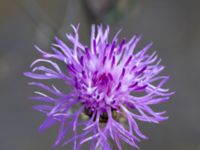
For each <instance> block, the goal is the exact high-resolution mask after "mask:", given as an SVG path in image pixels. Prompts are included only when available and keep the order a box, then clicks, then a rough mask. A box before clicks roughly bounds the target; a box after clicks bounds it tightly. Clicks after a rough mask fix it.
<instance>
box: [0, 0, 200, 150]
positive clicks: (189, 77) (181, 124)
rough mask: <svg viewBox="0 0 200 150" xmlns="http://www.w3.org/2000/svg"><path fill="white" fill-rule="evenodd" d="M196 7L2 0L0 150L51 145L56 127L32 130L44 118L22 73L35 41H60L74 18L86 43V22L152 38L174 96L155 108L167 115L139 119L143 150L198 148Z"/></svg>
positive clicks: (123, 0)
mask: <svg viewBox="0 0 200 150" xmlns="http://www.w3.org/2000/svg"><path fill="white" fill-rule="evenodd" d="M199 6H200V1H198V0H190V1H187V0H0V97H1V103H0V150H49V149H51V145H52V143H53V142H54V140H55V138H56V132H57V130H56V129H57V128H56V127H55V128H52V129H50V130H49V131H47V132H45V133H44V134H39V133H38V132H37V128H38V126H39V125H40V123H41V122H42V120H43V119H44V118H45V116H43V114H41V113H38V112H36V111H35V110H33V109H32V105H33V103H32V102H31V101H29V100H28V97H29V96H31V95H32V90H33V88H32V87H29V86H28V85H27V82H28V81H30V80H29V79H27V78H25V77H24V76H23V75H22V72H24V71H27V70H28V69H29V68H28V67H29V64H30V63H31V62H32V61H33V60H34V59H36V58H37V57H39V55H38V53H37V52H36V51H35V50H34V48H33V45H34V44H37V45H39V46H40V47H41V48H43V49H48V48H49V46H50V43H51V42H53V37H54V35H57V36H58V37H60V38H62V39H64V38H65V33H66V32H71V31H72V29H71V28H70V24H75V25H76V24H78V23H80V25H81V27H80V35H81V41H82V42H83V43H86V44H87V43H88V41H89V34H90V27H91V24H99V23H102V24H103V25H106V24H109V25H110V26H111V29H112V30H111V35H114V33H115V32H117V31H118V29H120V28H122V29H123V32H122V35H121V37H123V36H126V37H128V38H130V37H131V36H132V35H133V34H138V35H140V34H142V35H143V39H142V41H141V43H140V46H144V45H145V44H147V43H148V42H151V41H153V42H154V46H153V48H152V49H151V51H153V50H157V52H158V54H159V56H160V57H161V58H162V64H163V65H165V66H166V69H165V71H164V74H167V75H170V76H171V80H170V81H169V83H168V84H167V86H169V87H170V88H171V89H172V90H175V91H176V94H175V95H174V96H172V99H171V101H169V102H167V103H165V104H161V105H160V106H158V107H159V109H164V110H167V111H168V115H169V116H170V119H169V120H168V121H166V122H163V123H161V124H159V125H153V124H148V123H146V124H144V123H140V128H141V130H142V131H143V133H145V134H146V135H147V136H148V137H149V140H143V141H142V142H140V143H139V146H140V149H141V150H200V99H199V93H200V82H199V81H200V80H199V77H200V8H199ZM63 88H67V87H63ZM71 146H72V145H69V146H66V147H59V148H57V149H58V150H71V149H72V147H71ZM123 148H124V149H133V148H131V147H129V146H128V145H126V144H124V145H123ZM114 149H115V148H114Z"/></svg>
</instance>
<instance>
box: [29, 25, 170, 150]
mask: <svg viewBox="0 0 200 150" xmlns="http://www.w3.org/2000/svg"><path fill="white" fill-rule="evenodd" d="M72 28H73V30H74V33H73V34H66V37H67V39H68V40H69V41H70V42H71V43H72V46H71V47H70V46H68V45H67V44H65V43H64V42H62V41H61V40H60V39H58V38H57V37H56V38H55V41H56V44H52V48H51V50H52V52H51V53H47V52H45V51H43V50H41V49H40V48H39V47H37V46H35V47H36V49H37V51H39V52H40V54H41V55H42V58H41V59H37V60H35V61H34V62H33V63H32V64H31V68H33V69H32V71H31V72H26V73H25V76H28V77H30V78H33V79H38V80H41V81H42V80H48V81H50V80H51V79H56V80H61V81H62V82H64V83H65V84H66V85H67V86H68V85H69V86H70V87H71V91H70V92H67V93H64V92H61V91H60V90H58V88H56V87H55V85H49V82H48V83H47V84H44V83H41V82H31V83H30V85H35V86H37V87H40V88H41V89H43V90H46V91H47V92H49V94H50V95H51V96H50V95H49V94H44V93H41V92H35V93H36V94H37V95H36V96H34V97H33V99H34V100H39V101H42V102H44V104H43V105H38V106H34V108H35V109H36V110H38V111H41V112H43V113H44V114H45V115H46V116H47V119H46V120H45V121H44V123H43V124H42V125H41V126H40V128H39V129H40V131H43V130H45V129H47V128H49V127H51V126H52V125H54V124H56V123H58V124H59V125H60V127H59V132H58V137H57V140H56V142H55V144H54V145H55V146H56V145H58V144H60V143H61V142H63V143H64V145H65V144H68V143H70V142H73V144H74V150H76V149H80V148H81V146H82V144H84V143H86V142H90V149H91V150H95V149H98V148H102V149H103V150H111V149H112V148H111V146H110V144H109V141H110V140H113V141H114V142H115V143H116V145H117V147H118V149H119V150H122V146H121V142H122V141H124V142H126V143H128V144H130V145H131V146H133V147H138V146H137V142H138V141H140V138H142V139H146V138H147V137H146V136H145V135H144V134H143V133H141V131H140V129H139V127H138V125H137V121H143V122H151V123H159V122H160V121H163V120H166V119H167V117H166V116H163V115H164V114H165V111H163V112H155V111H153V110H152V108H151V105H155V104H158V103H161V102H164V101H166V100H168V99H169V97H170V96H171V95H172V94H173V92H169V89H165V88H163V85H164V83H166V81H167V80H168V79H169V77H168V76H158V74H159V73H160V72H161V71H162V70H163V69H164V66H162V65H160V60H158V61H157V59H158V58H157V55H156V52H154V53H152V54H150V55H149V54H147V53H146V52H147V50H148V49H149V48H150V47H151V46H152V43H150V44H148V45H147V46H146V47H144V48H143V49H142V50H140V51H138V52H134V51H135V47H136V45H137V43H138V42H139V41H140V39H141V37H136V36H133V37H132V38H131V39H130V40H128V41H127V40H126V39H125V38H123V39H122V40H120V41H119V39H118V34H119V33H120V32H118V33H117V34H116V35H115V36H114V38H113V39H112V40H111V41H109V26H107V28H106V29H105V30H103V28H102V25H99V26H97V27H95V26H94V25H93V26H92V29H91V37H90V39H91V40H90V46H85V45H83V44H82V43H81V42H80V41H79V34H78V29H79V25H78V26H77V27H75V26H73V25H72ZM55 61H61V62H62V63H63V64H64V67H62V68H61V67H60V66H59V65H58V64H57V63H56V62H55ZM38 63H40V64H41V63H43V64H44V63H48V65H49V67H46V66H43V65H38ZM36 65H37V66H36ZM70 129H71V130H72V131H73V136H72V137H70V138H67V139H65V137H67V134H68V133H69V131H70Z"/></svg>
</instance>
